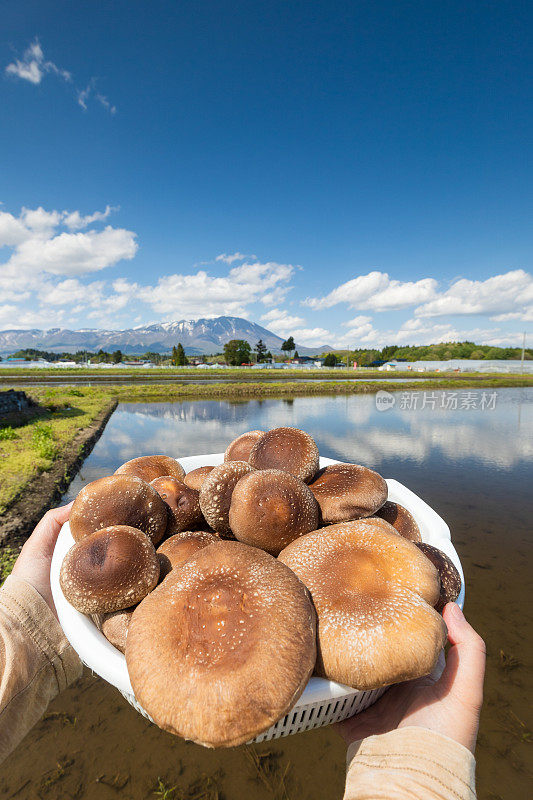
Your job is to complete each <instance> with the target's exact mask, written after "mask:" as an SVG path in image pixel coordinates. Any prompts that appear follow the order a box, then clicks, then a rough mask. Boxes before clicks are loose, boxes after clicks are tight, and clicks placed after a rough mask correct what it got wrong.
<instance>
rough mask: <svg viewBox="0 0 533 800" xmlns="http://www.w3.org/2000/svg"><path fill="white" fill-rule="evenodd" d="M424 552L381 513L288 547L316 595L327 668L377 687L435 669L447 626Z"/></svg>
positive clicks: (321, 658)
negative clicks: (380, 517) (379, 516)
mask: <svg viewBox="0 0 533 800" xmlns="http://www.w3.org/2000/svg"><path fill="white" fill-rule="evenodd" d="M379 523H381V524H379ZM420 555H422V554H421V553H420V552H419V551H418V549H417V548H416V547H415V545H414V544H413V543H412V542H409V541H407V539H403V538H402V537H401V536H399V535H398V533H397V532H396V531H395V530H394V529H393V528H392V526H390V525H389V524H388V523H387V522H385V521H384V520H379V522H378V520H377V519H373V520H371V521H367V520H356V521H355V522H344V523H339V524H338V525H331V526H330V527H328V528H326V529H324V528H322V529H321V530H319V531H313V532H312V533H308V534H307V535H306V536H302V537H300V538H299V539H296V540H295V541H294V542H292V543H291V544H290V545H288V547H286V548H285V550H283V551H282V552H281V553H280V555H279V559H280V560H281V561H283V562H284V563H285V564H287V566H289V567H290V568H291V569H292V570H293V571H294V572H295V573H296V575H298V577H299V578H300V579H301V580H302V581H303V582H304V583H305V585H306V586H307V588H308V589H309V591H310V593H311V597H312V598H313V603H314V606H315V609H316V612H317V616H318V659H317V673H318V674H319V675H323V676H325V677H327V678H329V679H330V680H335V681H339V682H340V683H344V684H346V685H348V686H353V687H355V688H357V689H375V688H378V687H380V686H386V685H388V684H391V683H397V682H398V681H406V680H410V679H411V678H418V677H420V676H422V675H427V674H428V673H430V672H431V670H432V669H433V667H434V666H435V663H436V661H437V657H438V654H439V652H440V650H441V648H442V647H443V645H444V643H445V641H446V626H445V625H444V622H443V620H442V618H441V616H440V615H439V614H438V613H437V612H436V611H435V609H434V608H432V606H433V604H434V603H435V602H436V601H437V599H438V596H439V586H440V582H439V577H438V573H437V570H436V569H435V567H433V565H432V564H431V563H430V562H429V561H428V559H427V558H426V559H425V560H424V559H423V558H419V556H420Z"/></svg>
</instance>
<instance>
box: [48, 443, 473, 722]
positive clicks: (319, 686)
mask: <svg viewBox="0 0 533 800" xmlns="http://www.w3.org/2000/svg"><path fill="white" fill-rule="evenodd" d="M223 458H224V454H223V453H207V454H205V455H194V456H186V457H183V458H179V459H177V460H178V461H179V462H180V464H181V465H182V466H183V467H184V469H185V471H186V472H188V471H190V470H192V469H195V468H196V467H199V466H205V465H212V464H215V465H216V464H220V463H222V461H223ZM339 463H342V462H340V461H338V460H336V459H332V458H326V457H323V456H321V458H320V467H326V466H329V465H330V464H339ZM386 482H387V485H388V489H389V496H388V499H389V500H392V501H395V502H398V503H401V504H402V505H403V506H405V508H407V510H408V511H410V512H411V514H413V516H414V518H415V520H416V522H417V523H418V525H419V527H420V532H421V535H422V541H424V542H427V543H428V544H432V545H434V546H435V547H438V548H439V549H440V550H442V551H443V552H444V553H446V555H447V556H449V558H451V560H452V561H453V563H454V564H455V566H456V568H457V570H458V571H459V574H460V576H461V592H460V595H459V597H458V599H457V603H458V604H459V606H460V607H461V608H462V607H463V605H464V599H465V582H464V575H463V569H462V566H461V562H460V560H459V556H458V555H457V552H456V550H455V548H454V546H453V544H452V541H451V534H450V529H449V527H448V525H447V524H446V523H445V521H444V520H443V519H442V517H440V516H439V515H438V514H437V512H436V511H434V510H433V509H432V508H431V506H429V505H428V504H427V503H426V502H425V501H424V500H422V498H420V497H419V496H418V495H416V494H415V493H414V492H412V491H411V490H410V489H408V488H407V487H406V486H404V485H403V484H402V483H400V482H399V481H397V480H396V479H394V478H386ZM73 544H74V539H73V538H72V535H71V533H70V526H69V523H68V522H66V523H65V524H64V525H63V527H62V528H61V531H60V533H59V536H58V538H57V542H56V545H55V548H54V554H53V557H52V564H51V568H50V584H51V588H52V596H53V599H54V603H55V606H56V610H57V615H58V618H59V623H60V625H61V627H62V628H63V632H64V633H65V636H66V637H67V639H68V640H69V642H70V644H71V645H72V647H73V648H74V650H75V651H76V652H77V654H78V655H79V657H80V659H81V660H82V661H83V663H84V664H85V665H86V666H87V667H89V668H90V669H91V670H92V671H93V672H95V673H96V674H97V675H99V676H100V677H101V678H103V679H104V680H105V681H107V682H108V683H110V684H112V685H113V686H115V687H116V688H117V689H118V690H119V691H120V692H123V693H126V694H130V695H133V696H135V695H134V692H133V689H132V686H131V682H130V679H129V675H128V669H127V666H126V658H125V656H124V654H123V653H121V652H120V651H119V650H117V649H116V647H114V646H113V645H112V644H111V643H110V642H108V641H107V639H106V638H105V636H104V635H103V634H102V632H101V631H100V630H99V629H98V628H97V626H96V625H95V624H94V622H93V621H92V620H91V619H90V617H88V616H86V615H85V614H81V613H80V612H79V611H76V609H75V608H73V606H71V605H70V603H69V602H68V600H67V599H66V598H65V596H64V594H63V592H62V590H61V586H60V585H59V572H60V569H61V564H62V561H63V558H64V557H65V555H66V553H67V551H68V550H69V549H70V547H72V545H73ZM360 693H361V692H360V691H359V690H357V689H353V688H352V687H350V686H344V685H343V684H340V683H336V682H335V681H329V680H327V679H326V678H318V677H311V678H310V679H309V682H308V684H307V686H306V687H305V689H304V691H303V692H302V694H301V695H300V697H299V699H298V700H297V701H296V703H295V705H294V706H293V709H297V708H298V707H300V706H305V705H308V704H310V703H321V702H328V701H331V700H338V699H339V698H342V697H346V696H353V695H357V694H360Z"/></svg>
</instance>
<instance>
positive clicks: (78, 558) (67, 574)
mask: <svg viewBox="0 0 533 800" xmlns="http://www.w3.org/2000/svg"><path fill="white" fill-rule="evenodd" d="M158 578H159V559H158V558H157V555H156V552H155V548H154V546H153V544H152V542H151V541H150V539H149V538H148V537H147V536H146V535H145V534H144V533H143V532H142V531H139V530H137V529H136V528H131V527H129V526H128V525H111V526H110V527H108V528H104V529H103V530H101V531H96V533H93V534H92V535H91V536H86V537H85V538H83V539H81V541H79V542H76V544H74V545H73V546H72V547H71V548H70V550H69V551H68V553H67V554H66V556H65V558H64V559H63V563H62V564H61V570H60V573H59V583H60V585H61V589H62V591H63V594H64V595H65V597H66V598H67V600H68V601H69V603H70V604H71V605H72V606H74V608H75V609H76V610H77V611H81V612H82V613H83V614H100V613H102V612H105V611H118V610H119V609H122V608H128V607H129V606H132V605H135V603H138V602H139V601H140V600H142V599H143V597H146V595H147V594H148V592H151V591H152V589H153V588H154V586H156V585H157V581H158Z"/></svg>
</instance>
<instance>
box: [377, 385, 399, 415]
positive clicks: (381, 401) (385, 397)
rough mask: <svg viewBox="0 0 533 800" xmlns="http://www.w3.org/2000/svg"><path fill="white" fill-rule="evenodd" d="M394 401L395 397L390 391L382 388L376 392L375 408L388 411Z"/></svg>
mask: <svg viewBox="0 0 533 800" xmlns="http://www.w3.org/2000/svg"><path fill="white" fill-rule="evenodd" d="M395 403H396V398H395V397H394V395H393V394H391V393H390V392H384V391H383V390H382V389H381V390H380V391H379V392H377V393H376V408H377V410H378V411H388V410H389V409H390V408H392V407H393V406H394V404H395Z"/></svg>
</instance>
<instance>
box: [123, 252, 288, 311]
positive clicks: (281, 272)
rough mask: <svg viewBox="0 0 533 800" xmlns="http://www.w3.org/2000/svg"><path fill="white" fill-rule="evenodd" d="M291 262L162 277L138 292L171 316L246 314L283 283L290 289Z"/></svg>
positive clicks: (254, 264) (149, 302) (243, 265)
mask: <svg viewBox="0 0 533 800" xmlns="http://www.w3.org/2000/svg"><path fill="white" fill-rule="evenodd" d="M294 269H295V268H294V267H293V266H292V265H291V264H278V263H277V262H275V261H268V262H265V263H261V262H258V261H256V262H254V263H245V264H241V265H239V266H238V267H233V268H232V269H231V270H230V271H229V272H228V274H227V275H226V276H224V277H215V276H213V275H210V274H209V273H208V272H206V271H205V270H199V271H198V272H196V273H194V274H174V275H166V276H164V277H162V278H160V279H159V280H158V282H157V284H156V285H155V286H145V287H140V289H139V293H138V296H139V298H140V299H141V300H143V301H144V302H146V303H148V304H149V305H150V306H151V307H152V308H153V309H154V311H156V312H157V313H158V314H163V315H164V316H165V319H167V320H175V319H179V318H180V317H183V316H201V317H217V316H219V315H223V314H226V315H230V316H242V315H243V314H245V313H246V309H247V307H248V306H249V305H251V304H252V303H256V302H263V300H264V297H265V296H266V295H267V294H269V293H270V292H272V290H274V291H275V290H276V289H277V288H278V287H279V286H280V285H281V286H282V287H283V288H284V289H285V290H287V289H288V288H289V281H290V278H291V277H292V275H293V272H294Z"/></svg>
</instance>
